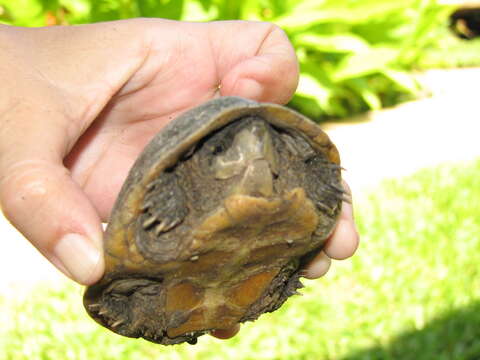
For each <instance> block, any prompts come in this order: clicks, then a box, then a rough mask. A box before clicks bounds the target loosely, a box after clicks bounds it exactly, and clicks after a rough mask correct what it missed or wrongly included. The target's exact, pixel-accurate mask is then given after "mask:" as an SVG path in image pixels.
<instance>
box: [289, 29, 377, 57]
mask: <svg viewBox="0 0 480 360" xmlns="http://www.w3.org/2000/svg"><path fill="white" fill-rule="evenodd" d="M292 41H293V42H294V44H295V46H306V47H309V48H311V49H314V50H317V51H324V52H339V53H343V52H361V51H366V50H368V48H369V44H368V43H367V42H366V41H365V40H364V39H362V38H361V37H359V36H356V35H353V34H337V35H320V34H316V33H314V32H311V33H306V34H303V35H299V36H296V37H295V38H294V39H293V40H292Z"/></svg>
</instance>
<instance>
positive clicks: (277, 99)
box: [220, 22, 299, 104]
mask: <svg viewBox="0 0 480 360" xmlns="http://www.w3.org/2000/svg"><path fill="white" fill-rule="evenodd" d="M252 25H254V26H252ZM230 26H235V27H238V26H243V27H246V28H244V29H241V31H238V33H239V34H241V36H243V37H244V38H243V40H244V41H248V42H249V43H252V42H253V43H255V42H257V44H258V45H257V47H256V48H255V49H251V48H250V49H249V51H250V53H248V54H242V51H240V50H238V49H237V50H236V51H235V50H232V49H230V54H237V56H238V57H239V58H237V59H229V57H228V55H225V54H222V56H221V57H220V58H222V59H227V60H228V61H226V60H224V62H225V63H227V64H229V63H234V64H235V65H234V66H233V67H232V68H229V70H228V71H225V70H222V69H221V70H220V73H221V74H222V73H223V74H224V76H223V78H222V81H221V89H220V91H221V94H222V95H236V96H243V97H246V98H250V99H253V100H257V101H265V102H273V103H278V104H285V103H287V102H288V101H289V100H290V98H291V97H292V96H293V93H294V92H295V89H296V87H297V84H298V78H299V65H298V61H297V57H296V54H295V51H294V49H293V47H292V45H291V43H290V41H289V40H288V37H287V36H286V34H285V33H284V32H283V30H282V29H280V28H279V27H277V26H275V25H273V24H268V23H253V24H252V23H248V22H240V23H231V24H230ZM251 32H253V33H251ZM220 34H221V33H220ZM240 40H242V38H240ZM232 46H238V44H236V43H235V44H233V45H232ZM245 48H246V49H248V47H245ZM244 51H246V50H244ZM230 56H231V55H230ZM220 68H222V66H220Z"/></svg>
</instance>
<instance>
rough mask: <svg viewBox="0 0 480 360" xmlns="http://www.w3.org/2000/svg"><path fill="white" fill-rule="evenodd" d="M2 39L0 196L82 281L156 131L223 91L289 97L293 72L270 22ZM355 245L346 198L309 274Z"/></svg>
mask: <svg viewBox="0 0 480 360" xmlns="http://www.w3.org/2000/svg"><path fill="white" fill-rule="evenodd" d="M0 46H1V47H2V49H3V51H2V54H0V78H1V80H2V87H1V88H0V205H1V207H2V210H3V211H4V213H5V216H6V217H7V219H9V220H10V222H11V223H12V224H13V225H14V226H15V227H16V228H17V229H18V230H19V231H20V232H21V233H23V235H24V236H25V237H26V238H27V239H29V240H30V241H31V242H32V244H33V245H34V246H36V247H37V249H38V250H39V251H40V252H41V253H42V254H43V255H45V256H46V257H47V259H49V260H50V261H51V262H52V263H53V264H54V265H55V266H56V267H57V268H59V269H60V270H61V271H62V272H63V273H65V274H66V275H67V276H69V277H70V278H72V279H74V280H75V281H77V282H79V283H81V284H86V285H88V284H92V283H94V282H96V281H98V280H99V279H100V277H101V276H102V274H103V271H104V264H103V256H102V254H101V251H102V227H101V221H107V220H108V216H109V213H110V210H111V208H112V205H113V202H114V200H115V198H116V196H117V194H118V192H119V190H120V187H121V184H122V183H123V180H124V179H125V177H126V175H127V173H128V170H129V168H130V167H131V165H132V164H133V162H134V161H135V159H136V157H137V156H138V154H139V153H140V152H141V150H142V149H143V147H144V146H145V145H146V144H147V143H148V141H149V140H150V139H151V138H152V137H153V136H154V134H155V133H157V132H158V131H159V130H160V129H161V128H162V127H163V126H164V125H165V124H166V123H167V122H168V121H170V120H171V119H173V118H174V117H176V116H177V115H178V114H180V113H182V112H184V111H185V110H187V109H189V108H191V107H194V106H196V105H199V104H200V103H203V102H204V101H206V100H209V99H211V98H213V97H216V96H219V95H237V96H243V97H246V98H250V99H254V100H257V101H265V102H276V103H286V102H287V101H288V100H289V99H290V97H291V96H292V94H293V92H294V90H295V87H296V84H297V81H298V64H297V62H296V58H295V53H294V51H293V49H292V47H291V45H290V43H289V41H288V39H287V37H286V36H285V34H284V33H283V32H282V31H281V30H280V29H278V28H277V27H275V26H273V25H271V24H267V23H253V22H243V21H231V22H214V23H203V24H202V23H185V22H175V21H168V20H161V19H136V20H127V21H117V22H108V23H99V24H93V25H83V26H74V27H73V26H72V27H49V28H40V29H27V28H14V27H7V26H0ZM357 243H358V237H357V235H356V232H355V228H354V224H353V218H352V216H351V208H350V207H349V206H348V205H347V206H344V210H343V213H342V217H341V221H340V222H339V226H338V227H337V229H336V230H335V232H334V233H333V235H332V238H331V239H330V241H329V242H328V244H327V247H326V248H325V250H324V252H322V253H321V254H319V255H318V256H317V258H316V259H315V261H313V262H312V263H311V264H310V265H309V267H308V269H307V271H306V276H307V277H309V278H314V277H318V276H321V275H323V274H324V273H325V272H326V271H327V270H328V267H329V264H330V258H345V257H349V256H351V255H352V254H353V252H354V250H355V248H356V246H357ZM233 333H234V330H232V331H230V332H228V331H226V332H224V333H222V332H219V333H218V334H216V335H217V336H218V337H222V336H227V337H228V336H231V335H232V334H233Z"/></svg>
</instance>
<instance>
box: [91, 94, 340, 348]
mask: <svg viewBox="0 0 480 360" xmlns="http://www.w3.org/2000/svg"><path fill="white" fill-rule="evenodd" d="M252 116H255V117H257V118H260V119H263V120H264V121H266V122H267V123H269V124H270V125H271V126H272V127H274V128H275V129H279V130H281V131H282V132H285V133H287V134H292V136H293V134H294V136H295V137H297V138H298V137H301V138H302V139H304V140H305V141H306V143H308V144H309V146H311V148H312V149H313V151H314V153H315V158H314V160H315V159H319V160H318V161H317V160H315V161H316V163H315V164H314V165H308V166H315V167H314V168H312V169H314V171H317V172H319V174H318V175H317V174H309V173H308V172H309V171H313V170H310V168H309V167H305V169H306V170H305V171H306V174H305V175H302V176H303V177H302V179H304V180H302V181H300V183H299V185H296V186H291V187H290V188H288V189H284V188H283V187H285V186H284V185H282V186H283V187H282V194H283V195H281V196H276V197H275V198H272V199H263V198H257V197H251V196H241V195H231V196H228V197H225V198H224V199H223V198H221V199H220V200H221V201H220V203H221V204H219V205H218V206H217V205H215V207H212V206H213V205H212V206H211V207H210V208H209V209H213V210H209V211H206V212H205V214H204V213H202V211H201V210H199V211H196V212H195V211H194V210H192V208H194V207H198V206H197V205H196V204H193V203H194V202H195V201H194V200H192V199H196V197H194V194H192V193H193V192H195V194H197V193H199V191H193V190H192V189H191V188H190V185H188V184H187V185H185V184H181V189H182V191H181V192H175V191H173V192H171V194H173V195H171V196H173V197H174V199H173V200H176V198H177V197H179V196H184V197H185V199H184V201H185V202H186V206H187V208H188V209H189V211H188V212H189V214H188V215H185V216H186V219H187V220H185V221H183V222H182V223H181V225H178V226H177V225H176V227H177V228H178V230H175V231H178V232H179V234H181V236H178V237H177V238H175V237H173V238H168V239H169V240H168V242H158V243H156V242H154V243H153V245H149V246H150V247H148V246H145V245H144V240H142V239H141V238H142V236H143V235H142V234H140V235H139V230H138V229H139V228H140V227H141V225H140V224H141V222H140V220H139V219H140V218H142V216H144V212H145V208H146V207H147V206H146V205H145V202H146V200H145V199H146V197H147V194H148V193H149V191H150V192H151V189H152V188H153V187H154V186H157V185H152V184H156V181H157V184H158V180H157V179H158V178H159V176H161V175H162V174H165V173H167V172H174V171H175V170H172V169H175V167H176V166H177V165H178V164H179V163H180V162H182V161H184V159H185V158H187V157H188V156H189V153H191V152H192V151H193V152H194V151H195V149H196V146H197V147H198V146H199V145H198V144H201V143H202V141H204V139H205V138H207V137H208V136H210V135H211V134H212V133H215V132H216V131H221V129H222V128H224V127H226V126H227V125H228V124H231V123H234V122H237V121H242V119H243V118H246V117H252ZM282 159H286V160H284V163H285V164H284V165H283V166H284V167H283V168H284V169H286V170H284V171H285V172H287V171H289V170H288V169H289V168H290V167H291V168H295V167H294V166H293V167H292V166H291V164H289V163H288V162H289V161H290V160H289V159H290V157H283V158H282ZM309 161H310V160H309ZM315 161H311V162H312V163H314V162H315ZM339 165H340V160H339V155H338V152H337V149H336V148H335V146H334V145H333V143H332V142H331V141H330V140H329V138H328V136H327V135H326V134H325V133H324V132H323V131H322V130H321V129H320V128H319V127H318V126H317V125H316V124H315V123H313V122H312V121H310V120H309V119H307V118H305V117H304V116H302V115H301V114H299V113H297V112H295V111H293V110H291V109H289V108H287V107H284V106H280V105H276V104H267V103H257V102H254V101H250V100H246V99H243V98H238V97H222V98H219V99H216V100H212V101H210V102H207V103H205V104H203V105H201V106H199V107H197V108H194V109H192V110H190V111H188V112H186V113H184V114H183V115H181V116H180V117H178V118H177V119H175V120H174V121H172V122H171V123H169V124H168V125H167V126H166V127H165V128H164V129H163V130H162V131H161V132H160V133H158V134H157V135H156V136H155V137H154V138H153V140H152V141H151V142H150V143H149V144H148V146H147V147H146V148H145V149H144V151H143V152H142V154H141V155H140V157H139V158H138V159H137V161H136V162H135V164H134V166H133V167H132V169H131V170H130V173H129V175H128V177H127V179H126V181H125V183H124V185H123V187H122V190H121V192H120V194H119V196H118V198H117V201H116V203H115V206H114V208H113V211H112V214H111V218H110V222H109V224H108V227H107V230H106V233H105V237H104V249H105V264H106V272H105V275H104V276H103V278H102V279H101V280H100V281H99V282H98V283H97V284H95V285H93V286H90V287H88V288H87V291H86V293H85V296H84V305H85V307H86V309H87V312H88V313H89V314H90V316H92V318H93V319H95V320H96V321H97V322H99V323H100V324H102V325H103V326H105V327H107V328H109V329H111V330H112V331H114V332H116V333H118V334H121V335H124V336H129V337H143V338H145V339H147V340H150V341H153V342H156V343H161V344H175V343H181V342H184V341H188V342H191V343H193V342H195V341H196V338H197V337H198V336H199V335H202V334H204V333H206V332H208V331H210V330H213V329H224V328H229V327H231V326H233V325H234V324H236V323H239V322H243V321H247V320H254V319H256V318H257V317H258V316H259V315H261V314H262V313H264V312H270V311H273V310H275V309H277V308H278V307H280V306H281V305H282V304H283V302H284V301H285V300H286V299H287V298H288V297H289V296H291V295H292V294H294V293H296V289H297V288H299V287H301V284H300V282H299V280H298V279H299V270H300V268H301V266H302V265H304V263H305V262H306V261H308V259H309V258H310V257H311V256H312V255H313V254H315V253H316V252H317V251H319V250H320V249H321V247H322V246H323V244H324V241H325V239H326V238H327V237H328V235H329V234H330V233H331V231H332V230H333V227H334V225H335V223H336V221H337V217H338V215H339V212H340V209H341V203H342V195H343V194H342V189H341V175H340V172H341V171H340V166H339ZM302 166H303V165H302ZM302 169H303V168H302ZM280 176H282V175H280ZM288 176H290V178H292V179H294V178H295V176H296V175H291V174H289V175H288ZM291 181H293V180H291ZM317 181H321V183H317ZM162 184H163V183H162ZM279 186H280V185H279ZM287 187H288V186H287ZM157 188H160V190H159V191H161V190H162V189H163V188H165V189H166V188H167V185H161V186H157ZM209 188H210V186H209V184H208V183H207V184H206V185H205V184H202V189H204V192H203V191H201V192H202V193H204V194H202V196H205V198H204V200H202V201H204V202H205V203H207V202H210V201H212V200H211V197H210V196H209ZM313 193H315V194H313ZM182 194H185V195H182ZM150 196H152V195H150ZM162 196H163V195H162ZM195 196H197V195H195ZM212 196H213V195H212ZM222 196H223V195H222ZM313 198H315V200H312V199H313ZM319 199H320V200H319ZM193 214H194V215H193ZM232 214H233V215H232ZM143 219H144V218H143ZM142 221H143V222H145V221H144V220H142ZM169 231H170V230H169ZM152 236H153V235H152ZM160 236H164V235H160ZM154 240H155V238H154ZM149 241H151V240H149ZM152 249H154V250H155V251H153V250H152ZM162 249H164V251H162ZM153 252H156V253H155V254H154V253H153Z"/></svg>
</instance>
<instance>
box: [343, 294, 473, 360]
mask: <svg viewBox="0 0 480 360" xmlns="http://www.w3.org/2000/svg"><path fill="white" fill-rule="evenodd" d="M479 359H480V301H479V302H475V303H473V304H471V305H469V306H467V307H465V308H462V309H459V310H455V311H452V312H450V313H447V314H446V315H443V316H442V317H439V318H437V319H434V320H433V321H432V322H430V323H428V324H426V325H425V327H424V328H423V329H422V330H417V331H409V332H406V333H404V334H401V335H399V336H398V337H396V338H394V339H393V340H392V342H391V343H390V344H389V345H387V346H375V347H372V348H368V349H365V350H360V351H357V352H353V353H352V354H350V355H348V356H346V357H344V358H343V359H342V360H479Z"/></svg>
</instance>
